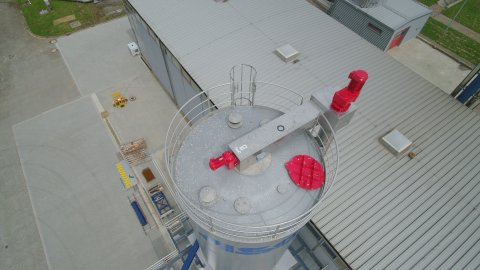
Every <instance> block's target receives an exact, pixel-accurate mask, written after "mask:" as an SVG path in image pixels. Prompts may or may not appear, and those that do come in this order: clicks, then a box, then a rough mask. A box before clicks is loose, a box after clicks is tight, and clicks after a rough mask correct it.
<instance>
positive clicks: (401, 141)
mask: <svg viewBox="0 0 480 270" xmlns="http://www.w3.org/2000/svg"><path fill="white" fill-rule="evenodd" d="M380 142H381V143H382V144H383V145H384V146H385V147H386V148H387V149H388V150H389V151H390V152H392V153H393V154H395V155H396V156H399V155H403V154H405V153H406V152H407V151H408V150H409V149H410V147H411V146H412V142H411V141H410V140H409V139H408V138H407V137H405V135H403V134H402V133H400V131H398V130H396V129H394V130H392V131H390V132H389V133H387V135H385V136H383V137H382V138H381V139H380Z"/></svg>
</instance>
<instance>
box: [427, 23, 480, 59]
mask: <svg viewBox="0 0 480 270" xmlns="http://www.w3.org/2000/svg"><path fill="white" fill-rule="evenodd" d="M445 27H446V25H445V24H443V23H441V22H438V21H436V20H434V19H432V18H429V19H428V21H427V23H426V24H425V26H424V27H423V30H422V34H423V35H425V36H426V37H428V38H430V39H431V40H433V41H435V42H437V43H438V44H440V45H442V46H443V47H445V48H447V49H449V50H450V51H452V52H453V53H455V54H457V55H458V56H460V57H462V58H464V59H465V60H467V61H469V62H471V63H472V64H474V65H478V64H479V63H480V43H478V42H476V41H475V40H473V39H471V38H469V37H467V36H465V35H464V34H462V33H460V32H457V31H456V30H454V29H449V30H448V32H447V34H446V35H445V36H444V35H443V32H444V30H445Z"/></svg>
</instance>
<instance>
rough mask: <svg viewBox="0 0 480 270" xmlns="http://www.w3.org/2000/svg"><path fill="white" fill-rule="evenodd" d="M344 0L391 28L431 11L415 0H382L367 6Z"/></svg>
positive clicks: (351, 0)
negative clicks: (372, 5) (374, 4)
mask: <svg viewBox="0 0 480 270" xmlns="http://www.w3.org/2000/svg"><path fill="white" fill-rule="evenodd" d="M345 1H346V2H348V3H350V5H352V6H354V7H355V8H357V9H359V10H361V11H362V12H364V13H366V14H368V15H369V16H370V17H372V18H374V19H376V20H377V21H379V22H382V23H383V24H385V25H386V26H388V27H390V28H392V29H397V28H398V27H400V26H402V25H404V24H405V23H407V22H409V21H412V20H414V19H416V18H419V17H423V16H425V15H428V14H430V13H432V11H431V10H430V9H429V8H428V7H426V6H424V5H422V4H420V3H418V2H417V1H415V0H384V1H379V3H378V5H376V6H374V7H368V8H361V7H360V6H358V5H357V4H356V3H355V2H354V1H353V0H345Z"/></svg>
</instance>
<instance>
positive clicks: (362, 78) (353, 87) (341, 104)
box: [331, 70, 368, 112]
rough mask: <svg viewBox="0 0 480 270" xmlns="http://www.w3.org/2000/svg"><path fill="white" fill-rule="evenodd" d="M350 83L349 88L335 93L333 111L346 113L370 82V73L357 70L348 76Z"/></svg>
mask: <svg viewBox="0 0 480 270" xmlns="http://www.w3.org/2000/svg"><path fill="white" fill-rule="evenodd" d="M348 78H349V79H350V83H349V84H348V86H347V87H345V88H343V89H341V90H339V91H337V92H335V95H334V96H333V100H332V105H331V106H332V109H333V110H334V111H336V112H346V111H348V109H349V108H350V105H351V104H352V102H355V101H356V100H357V98H358V96H359V95H360V91H361V90H362V87H363V85H364V84H365V82H366V81H367V80H368V73H367V72H366V71H365V70H355V71H352V72H350V75H348Z"/></svg>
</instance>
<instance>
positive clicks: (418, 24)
mask: <svg viewBox="0 0 480 270" xmlns="http://www.w3.org/2000/svg"><path fill="white" fill-rule="evenodd" d="M429 17H430V14H427V15H425V16H423V17H420V18H417V19H415V20H412V21H410V22H409V23H408V24H407V25H405V26H403V27H400V28H399V31H400V30H401V29H405V28H406V27H410V29H409V30H408V32H407V35H406V36H405V38H404V42H405V41H408V40H410V39H412V38H415V37H416V36H417V35H418V34H419V33H420V31H422V28H423V26H424V25H425V23H426V22H427V20H428V18H429Z"/></svg>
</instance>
